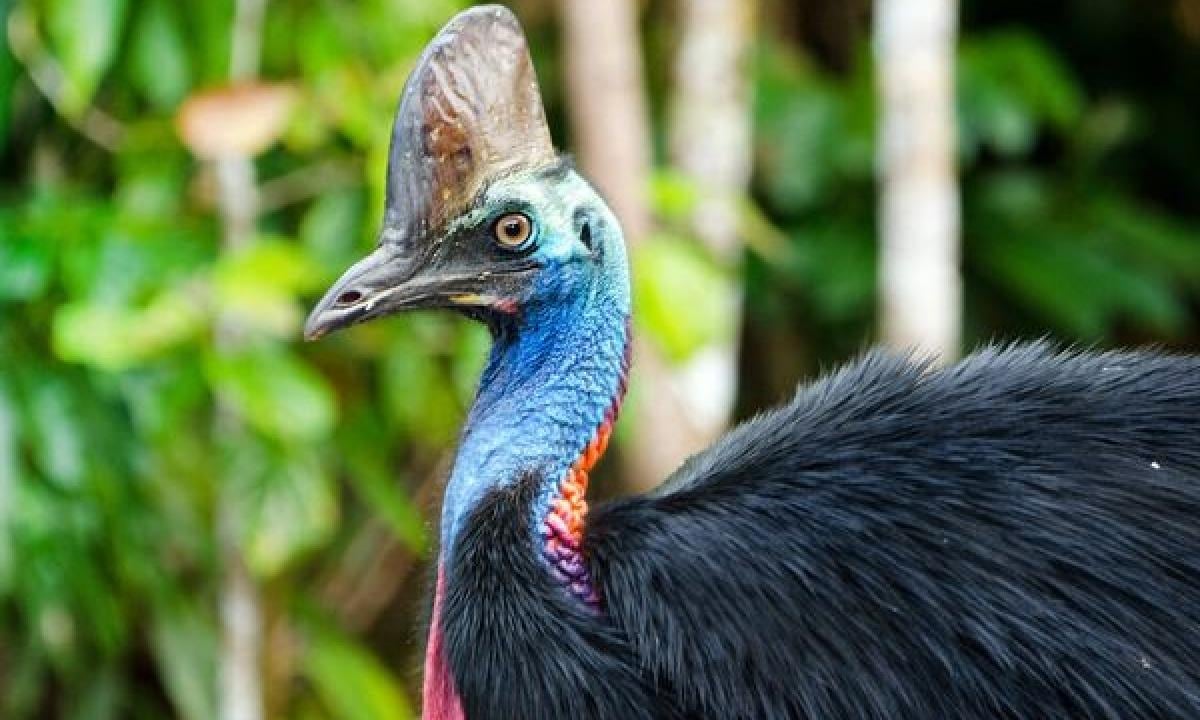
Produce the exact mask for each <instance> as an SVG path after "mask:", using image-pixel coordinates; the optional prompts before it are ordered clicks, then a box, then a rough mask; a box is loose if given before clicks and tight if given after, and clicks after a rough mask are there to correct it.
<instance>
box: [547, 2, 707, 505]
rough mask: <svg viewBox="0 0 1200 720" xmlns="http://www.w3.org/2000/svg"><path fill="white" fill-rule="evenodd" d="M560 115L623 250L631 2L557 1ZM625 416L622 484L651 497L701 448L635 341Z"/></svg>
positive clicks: (642, 230)
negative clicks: (616, 225)
mask: <svg viewBox="0 0 1200 720" xmlns="http://www.w3.org/2000/svg"><path fill="white" fill-rule="evenodd" d="M561 2H562V5H561V9H562V24H563V35H564V38H563V48H564V53H565V56H564V58H563V62H564V65H565V70H566V95H567V110H568V116H569V119H570V122H571V129H572V138H573V140H574V143H573V144H574V149H575V153H576V157H577V158H578V160H579V166H580V168H581V170H582V171H583V173H584V174H585V175H587V177H588V178H589V179H590V180H591V181H592V182H593V183H595V185H596V187H597V189H598V190H599V191H600V192H601V194H602V195H604V197H605V199H606V200H607V201H608V203H609V205H610V206H611V207H612V209H613V212H615V213H616V215H617V218H618V219H619V220H620V221H621V225H622V228H623V229H624V231H625V238H626V241H627V242H628V244H629V248H630V250H631V251H635V250H636V248H637V245H638V243H639V242H641V241H643V240H644V239H645V238H646V236H647V234H648V233H649V231H650V229H651V218H650V208H649V206H648V204H647V198H646V189H647V186H648V185H649V177H650V167H651V161H652V158H651V149H650V123H649V118H648V115H647V111H646V99H645V88H644V84H643V76H642V56H641V49H640V45H639V42H638V27H637V12H636V7H635V5H634V3H633V2H632V0H604V2H595V0H561ZM634 358H635V363H634V370H633V373H632V377H631V378H630V379H631V385H632V388H631V390H630V402H628V403H626V406H627V407H626V408H625V415H626V417H627V421H630V422H632V424H633V426H634V428H635V430H636V431H635V432H634V433H633V434H632V435H631V438H632V441H631V442H629V443H627V444H626V445H624V446H622V448H621V458H622V461H623V468H622V470H623V474H624V478H625V485H626V487H627V488H628V489H630V490H634V491H636V490H645V489H648V488H651V487H653V486H655V485H657V484H658V483H659V481H661V480H662V479H663V478H665V477H666V476H667V475H668V474H670V472H671V471H672V470H674V469H675V468H676V467H677V466H678V465H679V463H680V462H681V461H682V460H683V458H685V457H687V456H688V455H689V454H691V453H692V452H695V450H696V449H697V448H698V447H700V446H701V444H702V443H703V439H704V438H703V435H702V434H699V433H697V432H696V431H695V429H694V428H693V427H692V423H691V420H690V418H689V417H688V413H687V409H686V407H685V406H684V404H683V403H681V402H680V401H679V399H678V395H677V390H676V388H675V384H674V382H673V378H672V372H671V370H670V368H669V367H668V365H667V364H666V362H665V361H664V360H663V359H662V357H661V356H660V355H659V353H658V352H657V351H656V349H655V348H654V346H653V344H651V343H650V342H647V341H646V339H645V338H643V337H640V335H638V334H637V333H636V332H635V336H634Z"/></svg>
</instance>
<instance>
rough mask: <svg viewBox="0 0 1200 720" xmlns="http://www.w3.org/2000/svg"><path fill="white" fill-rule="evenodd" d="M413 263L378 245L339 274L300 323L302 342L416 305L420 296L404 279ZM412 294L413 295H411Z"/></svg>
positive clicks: (391, 248)
mask: <svg viewBox="0 0 1200 720" xmlns="http://www.w3.org/2000/svg"><path fill="white" fill-rule="evenodd" d="M416 269H417V268H416V263H413V262H412V260H411V259H410V258H406V257H404V256H403V255H402V254H401V253H400V252H399V251H398V249H397V247H396V246H395V245H391V244H388V243H384V244H381V245H380V246H379V247H377V248H376V249H375V250H374V251H373V252H372V253H371V254H370V255H367V256H366V257H364V258H363V259H362V260H359V261H358V262H356V263H355V264H354V265H352V266H351V267H350V269H349V270H347V271H346V272H344V273H342V276H341V277H340V278H338V280H337V282H335V283H334V284H333V286H332V287H330V288H329V290H328V291H327V292H326V293H325V296H324V297H322V298H321V301H320V302H318V303H317V305H316V307H314V308H313V310H312V312H311V313H309V316H308V320H307V321H306V322H305V323H304V337H305V339H306V340H316V339H317V338H319V337H321V336H323V335H327V334H329V333H331V332H333V331H334V330H340V329H341V328H344V327H348V326H350V325H354V324H356V323H360V322H363V321H365V320H369V319H371V318H374V317H379V316H380V315H385V314H387V313H390V312H395V311H397V310H401V309H403V308H404V307H407V306H413V305H415V304H418V303H419V301H420V299H421V295H422V293H421V292H420V288H418V287H410V285H409V284H408V282H407V281H408V280H410V279H412V277H413V275H414V274H415V271H416ZM414 291H415V292H414Z"/></svg>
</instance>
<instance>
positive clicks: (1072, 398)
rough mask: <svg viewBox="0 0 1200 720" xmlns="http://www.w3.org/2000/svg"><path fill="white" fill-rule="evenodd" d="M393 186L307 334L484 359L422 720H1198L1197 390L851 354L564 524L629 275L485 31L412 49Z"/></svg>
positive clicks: (459, 473)
mask: <svg viewBox="0 0 1200 720" xmlns="http://www.w3.org/2000/svg"><path fill="white" fill-rule="evenodd" d="M388 173H389V175H388V185H387V210H386V215H385V217H384V221H383V228H382V231H381V234H380V240H379V245H378V248H377V249H376V250H375V251H374V252H372V253H371V254H370V255H368V256H367V257H366V258H365V259H363V260H362V261H360V262H359V263H357V264H356V265H354V266H353V267H352V268H350V269H349V270H348V271H347V272H346V273H345V275H343V276H342V277H341V278H340V279H339V280H338V281H337V282H336V284H335V285H334V286H333V287H332V288H331V289H330V290H329V292H328V293H327V295H326V296H325V297H324V298H323V299H322V300H321V301H320V303H319V305H318V306H317V307H316V308H315V309H314V310H313V313H312V315H311V317H310V318H309V321H308V325H307V327H306V334H307V335H308V336H309V337H310V338H315V337H318V336H320V335H323V334H325V333H327V332H329V331H331V330H334V329H337V328H341V327H344V326H347V325H351V324H354V323H358V322H362V321H364V320H368V319H371V318H376V317H380V316H383V315H387V314H390V313H394V312H397V311H400V310H409V309H416V308H454V309H457V310H459V311H461V312H463V313H465V314H466V315H468V316H470V317H472V318H474V319H477V320H480V321H482V322H484V323H486V324H487V326H488V327H489V328H490V330H491V333H492V335H493V338H494V343H493V347H492V350H491V354H490V357H489V360H488V362H487V365H486V367H485V369H484V371H483V375H482V379H481V381H480V384H479V390H478V395H477V398H476V400H475V402H474V405H473V406H472V408H471V410H470V413H469V415H468V418H467V420H466V425H465V429H464V430H463V432H462V436H461V442H460V445H459V448H458V453H457V456H456V459H455V462H454V465H453V469H452V471H451V473H450V477H449V480H448V484H447V487H446V491H445V500H444V504H443V510H442V517H441V543H440V548H441V550H440V555H439V559H438V565H437V575H436V589H435V591H434V601H433V617H432V622H431V624H430V632H429V640H428V646H427V654H426V664H425V690H424V703H425V706H424V713H425V717H426V718H439V719H446V718H463V717H468V718H503V719H508V718H535V719H538V718H569V719H570V720H581V719H583V718H611V719H617V720H629V719H634V718H756V719H757V718H813V719H821V720H831V719H835V718H837V719H842V718H845V719H849V718H853V719H856V720H857V719H864V718H865V719H870V718H878V719H880V720H898V719H912V720H933V719H937V718H979V719H987V720H994V719H997V718H1027V719H1034V718H1036V719H1039V720H1040V719H1044V718H1121V719H1123V720H1128V719H1133V718H1186V719H1188V720H1195V719H1196V718H1200V361H1197V360H1195V359H1185V358H1172V357H1167V356H1164V355H1161V354H1157V353H1104V354H1095V353H1082V352H1068V353H1060V352H1055V351H1053V350H1051V349H1049V348H1047V347H1046V346H1044V345H1033V346H1025V347H1010V348H993V349H988V350H984V351H982V352H979V353H977V354H975V355H973V356H971V357H969V358H968V359H966V360H964V361H962V362H960V363H959V364H957V365H955V366H953V367H949V368H944V369H939V368H934V367H931V366H929V365H927V364H923V363H920V362H913V361H910V360H908V359H905V358H902V357H894V356H890V355H886V354H880V353H872V354H868V355H867V356H866V357H865V358H864V359H861V360H859V361H858V362H857V363H855V364H853V365H851V366H849V367H848V368H846V369H843V370H841V371H840V372H837V373H835V374H833V375H831V376H829V377H826V378H825V379H823V380H820V381H818V382H816V383H815V384H813V385H811V386H808V387H806V388H803V389H801V390H800V391H799V392H798V393H797V395H796V396H795V398H794V399H792V400H791V402H790V403H788V404H786V405H784V406H783V407H780V408H778V409H775V410H773V411H771V412H768V413H765V414H762V415H760V416H759V417H757V418H755V419H753V420H750V421H749V422H746V423H745V424H743V425H741V426H740V427H738V428H736V429H735V430H733V431H732V432H730V433H729V434H728V435H726V436H725V437H724V438H722V439H721V440H720V441H718V442H717V443H716V444H715V445H714V446H713V447H711V448H709V449H708V450H706V451H704V452H702V453H700V454H698V455H696V456H695V457H693V458H691V459H690V460H689V461H687V462H686V463H685V464H684V465H683V467H681V468H680V469H679V470H678V471H677V472H676V473H675V474H674V475H672V476H671V477H670V478H668V479H667V480H666V481H665V482H664V483H663V484H662V486H661V487H660V488H658V489H657V490H655V491H653V492H650V493H648V494H646V495H642V496H637V497H630V498H626V499H623V500H618V501H616V502H612V503H609V504H606V505H603V506H600V507H597V508H594V509H592V510H591V511H590V512H589V511H588V505H587V502H586V500H585V492H586V490H587V483H588V473H589V472H590V471H591V469H592V467H593V466H594V465H595V464H596V461H597V460H598V459H599V457H600V456H601V454H603V452H604V449H605V446H606V444H607V442H608V439H609V435H610V433H611V431H612V428H613V423H614V421H615V420H616V416H617V410H618V409H619V407H620V404H621V397H622V394H623V391H624V389H625V383H626V376H627V373H628V370H629V360H630V352H629V341H630V326H629V314H630V291H629V276H628V268H627V262H626V256H625V248H624V245H623V240H622V237H621V231H620V228H619V227H618V225H617V222H616V220H615V219H614V217H613V214H612V213H611V212H610V211H609V209H608V208H607V207H606V206H605V204H604V202H603V201H602V200H601V199H600V197H599V196H598V195H597V194H596V192H595V191H594V190H593V189H592V188H591V187H590V186H589V185H588V183H587V182H585V181H584V180H583V179H582V178H581V177H580V176H579V175H578V174H577V173H576V172H575V170H574V169H572V167H571V165H570V164H569V163H568V162H565V161H564V160H563V159H561V158H560V157H559V156H558V155H556V153H555V151H554V149H553V147H552V145H551V141H550V136H549V132H548V130H547V126H546V122H545V118H544V111H543V109H542V105H541V100H540V97H539V94H538V88H537V82H536V78H535V76H534V72H533V67H532V64H531V62H530V59H529V55H528V50H527V47H526V44H525V39H524V37H523V35H522V32H521V29H520V26H519V24H518V23H517V21H516V19H515V18H514V17H513V15H512V14H511V13H510V12H509V11H507V10H505V9H503V8H500V7H487V8H476V9H473V10H470V11H467V12H464V13H463V14H461V15H459V16H458V17H456V18H455V19H454V20H452V21H451V22H450V23H449V24H448V25H447V26H446V27H445V28H444V29H443V30H442V32H441V34H439V35H438V36H437V37H436V38H435V39H434V40H433V42H432V43H431V45H430V46H429V47H428V48H427V49H426V51H425V53H424V55H423V56H422V57H421V59H420V61H419V63H418V64H417V66H416V68H415V70H414V71H413V73H412V75H411V77H410V78H409V81H408V84H407V86H406V89H405V91H404V94H403V97H402V99H401V102H400V106H399V110H398V113H397V117H396V120H395V126H394V130H393V135H392V145H391V156H390V167H389V170H388ZM680 311H681V312H686V309H685V308H681V310H680ZM643 431H644V432H654V428H650V427H647V428H644V429H643Z"/></svg>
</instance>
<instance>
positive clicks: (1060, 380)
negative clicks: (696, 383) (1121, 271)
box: [585, 346, 1200, 719]
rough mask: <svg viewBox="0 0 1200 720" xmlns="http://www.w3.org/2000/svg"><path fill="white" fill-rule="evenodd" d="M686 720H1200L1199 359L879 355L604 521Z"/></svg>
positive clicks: (605, 538)
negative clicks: (954, 359) (934, 360)
mask: <svg viewBox="0 0 1200 720" xmlns="http://www.w3.org/2000/svg"><path fill="white" fill-rule="evenodd" d="M585 545H586V547H587V549H588V553H589V561H590V563H591V566H592V570H593V573H594V576H595V579H596V583H597V584H598V585H599V589H600V593H601V595H602V597H603V599H604V603H605V621H606V623H608V624H610V625H611V626H612V627H613V628H614V629H616V630H617V632H618V635H619V636H620V637H621V638H623V639H624V640H625V641H626V642H627V643H628V644H629V650H628V655H629V659H628V662H630V663H632V665H633V667H634V668H635V669H636V670H637V672H639V673H640V677H641V678H642V682H643V683H645V684H646V685H647V686H648V687H650V688H653V691H654V692H655V693H657V694H659V695H660V696H663V697H665V698H670V703H671V704H672V705H673V706H674V707H675V708H677V709H678V712H679V714H680V715H689V716H700V717H722V718H737V717H746V718H751V717H754V718H758V717H806V718H823V719H828V718H889V719H898V718H913V719H927V718H1197V717H1200V361H1198V360H1196V359H1184V358H1171V357H1167V356H1162V355H1156V354H1134V353H1109V354H1086V353H1069V354H1055V353H1053V352H1051V351H1050V350H1048V349H1046V348H1045V347H1043V346H1025V347H1019V348H1011V349H993V350H987V351H984V352H981V353H979V354H976V355H974V356H972V357H971V358H968V359H967V360H965V361H963V362H962V363H960V364H958V365H955V366H953V367H950V368H946V369H932V368H930V367H928V366H925V365H921V364H916V363H912V362H910V361H907V360H905V359H903V358H897V357H891V356H886V355H882V354H875V355H870V356H868V357H866V358H865V359H863V360H861V361H859V362H858V363H857V364H855V365H853V366H851V367H849V368H848V369H846V370H843V371H841V372H839V373H838V374H836V375H833V376H831V377H829V378H827V379H825V380H822V381H820V382H818V383H816V384H814V385H813V386H811V387H808V388H806V389H803V390H801V392H800V393H799V394H798V395H797V396H796V398H795V399H794V400H793V401H792V402H791V403H790V404H788V405H787V406H785V407H782V408H780V409H778V410H775V411H773V412H771V413H768V414H766V415H763V416H760V417H758V418H756V419H754V420H752V421H750V422H747V423H745V424H743V425H742V426H740V427H738V428H736V429H735V430H734V431H733V432H731V433H730V434H729V435H728V436H726V437H725V438H723V439H722V440H721V441H719V442H718V443H717V444H716V445H715V446H714V447H712V448H710V449H709V450H707V451H706V452H704V453H701V454H700V455H698V456H696V457H694V458H693V459H691V460H690V461H689V462H688V463H687V464H685V465H684V466H683V467H682V468H681V469H680V470H679V471H678V472H677V473H676V474H675V475H674V476H673V477H672V478H671V479H670V480H668V482H667V483H665V484H664V486H663V488H661V489H660V490H659V491H657V492H656V493H653V494H651V495H649V496H644V497H638V498H631V499H628V500H623V501H620V502H617V503H614V504H610V505H607V506H603V507H601V508H599V509H597V510H596V511H595V512H594V513H593V514H592V517H591V519H590V521H589V527H588V531H587V536H586V538H585Z"/></svg>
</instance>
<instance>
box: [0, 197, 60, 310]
mask: <svg viewBox="0 0 1200 720" xmlns="http://www.w3.org/2000/svg"><path fill="white" fill-rule="evenodd" d="M16 222H17V220H16V219H15V218H13V217H11V216H10V214H9V213H8V212H2V213H0V225H3V226H7V227H3V228H2V229H0V301H4V300H32V299H34V298H36V297H37V296H39V295H41V294H42V293H43V292H45V290H46V284H47V282H48V280H49V276H50V271H51V262H52V261H53V258H54V255H53V252H52V247H53V246H51V245H49V244H47V243H44V242H41V241H40V240H39V239H37V238H33V237H29V236H25V235H20V234H18V233H17V232H15V228H14V227H13V225H15V223H16Z"/></svg>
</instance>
